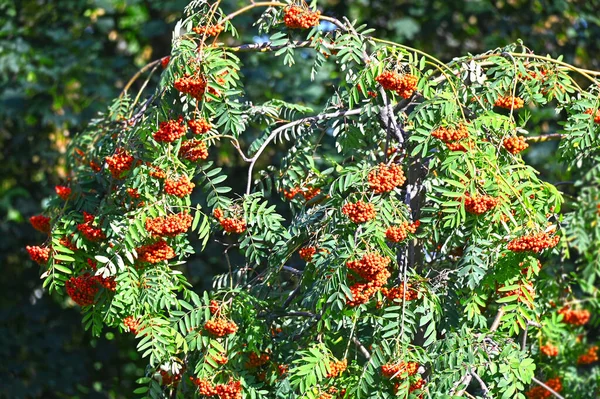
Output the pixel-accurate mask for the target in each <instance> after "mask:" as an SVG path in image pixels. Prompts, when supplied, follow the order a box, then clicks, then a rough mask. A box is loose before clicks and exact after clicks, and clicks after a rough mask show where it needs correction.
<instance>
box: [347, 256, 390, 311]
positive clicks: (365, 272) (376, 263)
mask: <svg viewBox="0 0 600 399" xmlns="http://www.w3.org/2000/svg"><path fill="white" fill-rule="evenodd" d="M389 263H390V258H388V257H387V256H381V255H379V254H377V253H367V254H365V255H364V256H363V257H362V258H361V259H360V260H355V261H348V262H346V266H347V267H348V269H349V270H352V271H354V272H355V273H356V274H358V276H359V277H360V278H361V279H363V280H365V282H363V283H356V284H354V285H352V286H351V287H350V292H351V293H352V300H350V299H347V300H346V303H347V304H348V306H351V307H354V306H358V305H361V304H363V303H367V302H368V301H369V299H371V297H372V296H373V295H375V294H376V293H377V291H379V290H380V289H381V287H383V286H384V285H385V284H386V283H387V280H388V278H389V277H390V272H389V271H388V270H387V266H388V264H389Z"/></svg>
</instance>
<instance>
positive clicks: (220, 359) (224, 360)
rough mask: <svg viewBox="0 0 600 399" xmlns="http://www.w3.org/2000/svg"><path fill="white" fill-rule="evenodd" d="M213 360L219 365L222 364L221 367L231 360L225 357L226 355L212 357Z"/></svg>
mask: <svg viewBox="0 0 600 399" xmlns="http://www.w3.org/2000/svg"><path fill="white" fill-rule="evenodd" d="M211 358H212V359H213V360H214V361H215V362H216V363H217V364H220V365H221V366H222V365H224V364H227V362H228V361H229V358H228V357H227V356H225V353H220V354H218V355H216V356H211Z"/></svg>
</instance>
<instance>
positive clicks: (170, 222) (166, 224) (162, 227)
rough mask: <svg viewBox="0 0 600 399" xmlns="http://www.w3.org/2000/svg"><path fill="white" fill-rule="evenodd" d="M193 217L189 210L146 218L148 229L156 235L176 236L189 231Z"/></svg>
mask: <svg viewBox="0 0 600 399" xmlns="http://www.w3.org/2000/svg"><path fill="white" fill-rule="evenodd" d="M192 219H193V218H192V215H190V214H188V213H187V212H180V213H175V214H173V215H169V216H166V217H156V218H150V219H146V231H148V232H149V233H150V234H152V235H156V236H168V237H174V236H176V235H178V234H183V233H185V232H186V231H188V229H189V228H190V227H191V226H192Z"/></svg>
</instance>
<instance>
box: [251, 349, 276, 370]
mask: <svg viewBox="0 0 600 399" xmlns="http://www.w3.org/2000/svg"><path fill="white" fill-rule="evenodd" d="M270 360H271V356H269V354H268V353H261V354H260V355H257V354H256V353H254V352H251V353H250V355H249V356H248V362H246V367H248V368H257V367H261V366H264V365H265V364H267V363H268V362H269V361H270Z"/></svg>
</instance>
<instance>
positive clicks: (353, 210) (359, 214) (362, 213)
mask: <svg viewBox="0 0 600 399" xmlns="http://www.w3.org/2000/svg"><path fill="white" fill-rule="evenodd" d="M342 213H343V214H344V215H346V216H348V217H349V218H350V220H352V221H353V222H354V223H364V222H366V221H369V220H371V219H374V218H375V216H376V212H375V205H373V204H370V203H365V202H363V201H358V202H355V203H352V202H349V203H347V204H346V205H344V206H343V207H342Z"/></svg>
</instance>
